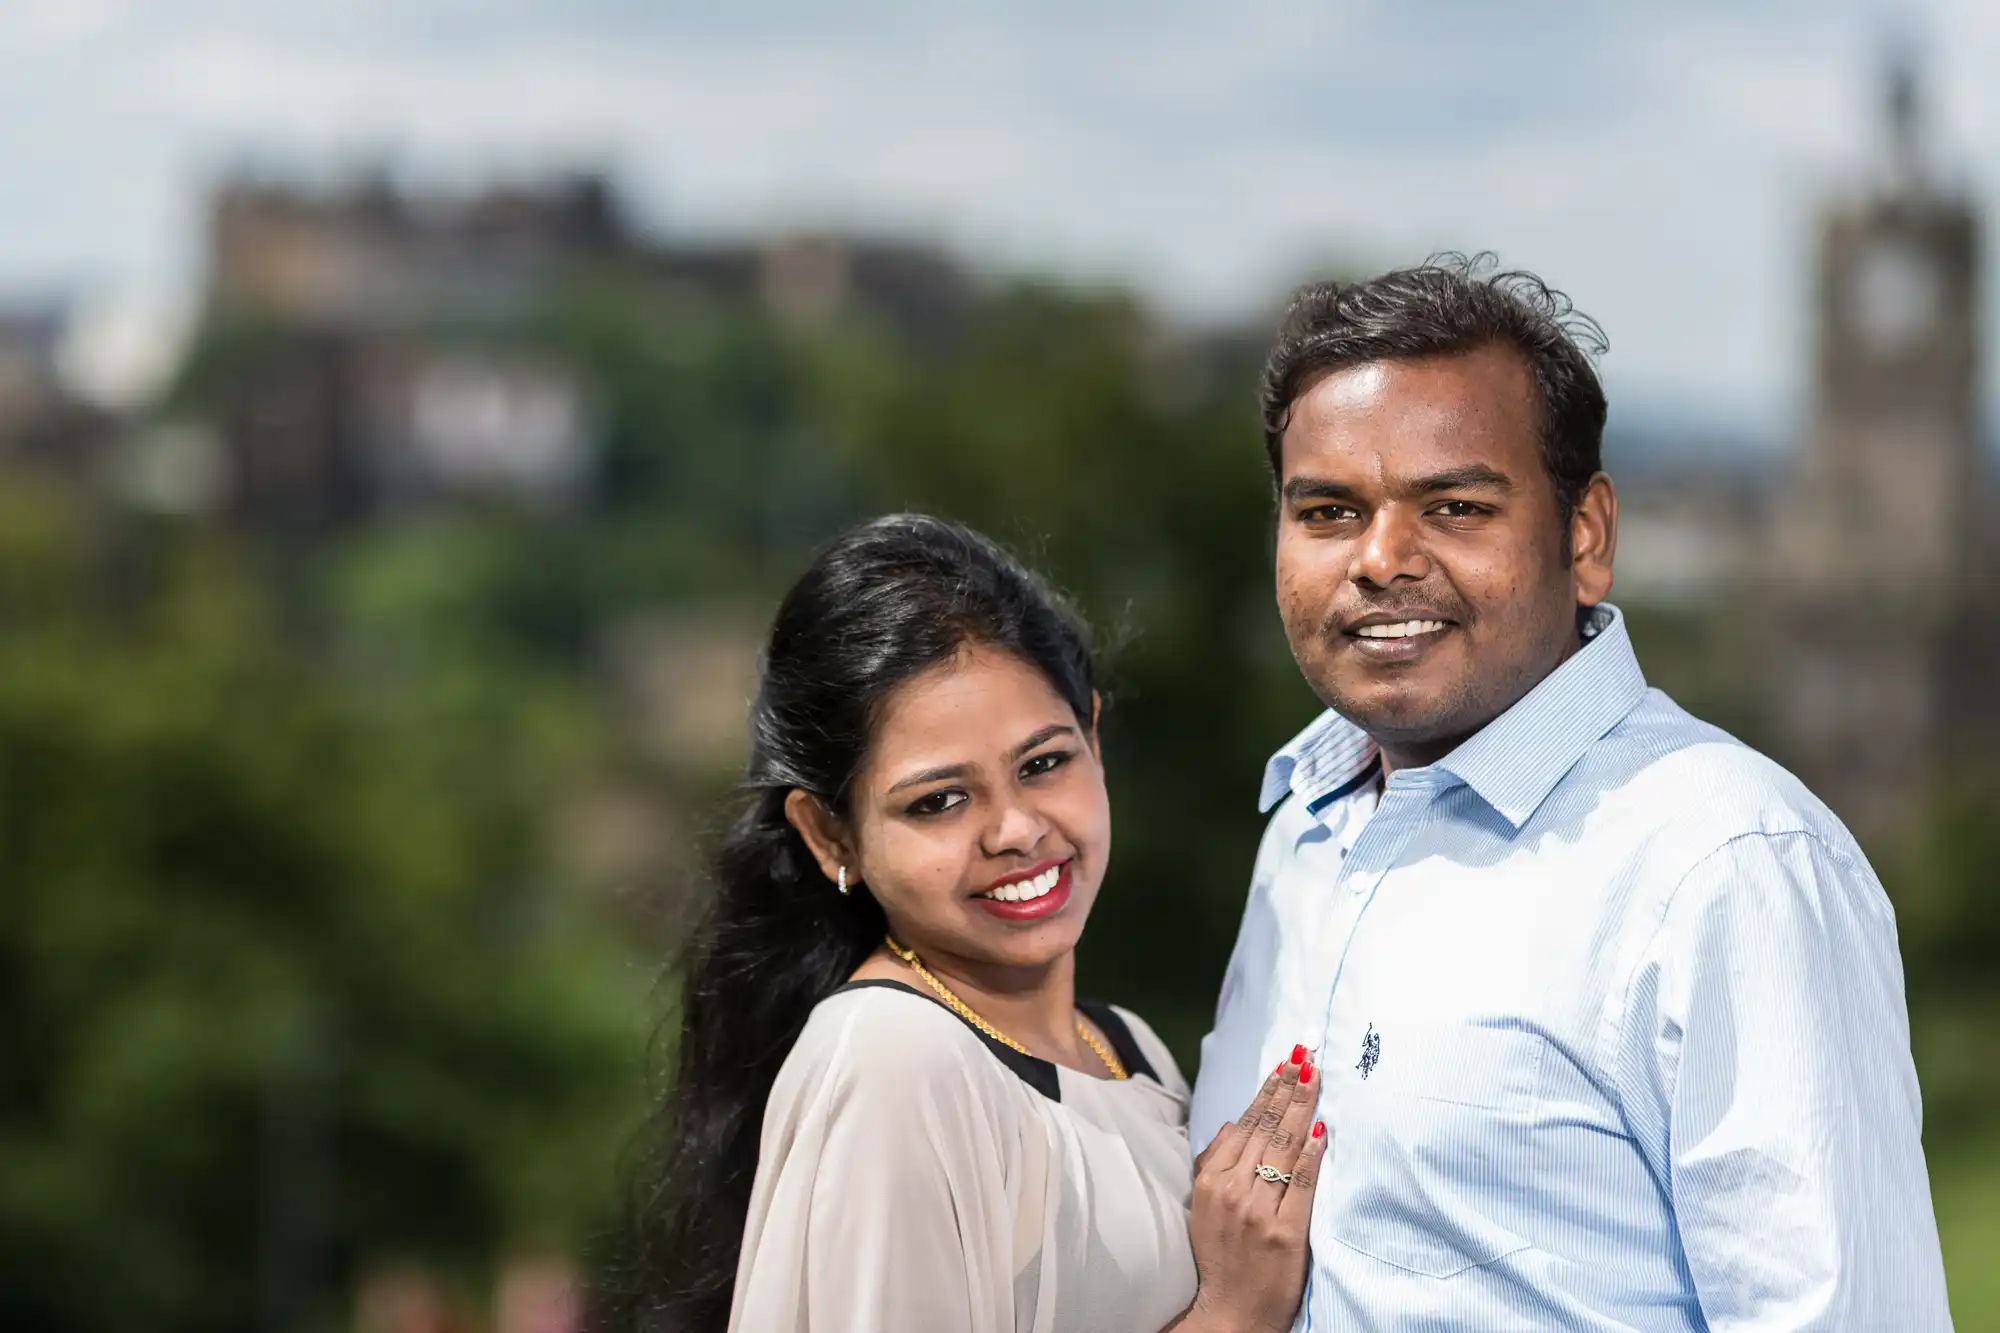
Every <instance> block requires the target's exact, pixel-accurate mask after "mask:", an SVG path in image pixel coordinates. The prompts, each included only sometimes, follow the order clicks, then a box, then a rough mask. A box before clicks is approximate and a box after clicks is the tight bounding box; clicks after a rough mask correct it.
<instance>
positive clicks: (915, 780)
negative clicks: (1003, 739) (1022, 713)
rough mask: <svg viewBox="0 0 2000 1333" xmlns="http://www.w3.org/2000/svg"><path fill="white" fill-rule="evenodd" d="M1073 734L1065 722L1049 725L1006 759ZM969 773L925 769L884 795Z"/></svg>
mask: <svg viewBox="0 0 2000 1333" xmlns="http://www.w3.org/2000/svg"><path fill="white" fill-rule="evenodd" d="M1075 734H1076V728H1075V727H1073V726H1071V725H1069V724H1068V723H1066V722H1056V723H1051V724H1050V725H1049V726H1046V727H1043V728H1042V729H1041V730H1040V731H1038V732H1036V733H1035V734H1034V735H1032V736H1030V737H1028V739H1026V740H1024V741H1022V742H1021V743H1020V744H1019V745H1017V746H1015V747H1014V748H1013V750H1011V751H1010V752H1009V753H1008V755H1007V757H1008V758H1009V759H1010V760H1012V759H1019V758H1020V757H1021V756H1022V755H1024V754H1026V753H1027V752H1028V751H1030V750H1032V749H1034V748H1035V747H1036V746H1038V745H1047V744H1048V743H1049V742H1050V741H1052V740H1054V739H1055V738H1056V737H1058V736H1072V735H1075ZM971 772H972V765H971V764H946V765H944V766H943V767H942V768H927V769H925V770H924V771H923V772H921V773H912V774H910V775H909V776H908V777H906V778H899V779H897V780H896V781H895V782H893V783H891V784H890V785H889V790H888V792H887V793H885V794H886V795H890V796H893V795H895V794H896V793H897V792H899V791H901V790H903V788H905V787H921V786H923V785H924V784H925V783H927V782H943V781H944V780H945V779H946V778H962V777H965V776H967V775H968V774H970V773H971Z"/></svg>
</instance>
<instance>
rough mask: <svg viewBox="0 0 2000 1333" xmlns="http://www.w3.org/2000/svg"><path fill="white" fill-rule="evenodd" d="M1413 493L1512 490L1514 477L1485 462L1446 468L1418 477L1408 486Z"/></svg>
mask: <svg viewBox="0 0 2000 1333" xmlns="http://www.w3.org/2000/svg"><path fill="white" fill-rule="evenodd" d="M1407 489H1408V491H1409V492H1410V494H1412V495H1436V494H1437V493H1438V492H1439V491H1502V492H1505V491H1511V490H1513V489H1514V479H1513V478H1512V477H1510V476H1508V475H1507V474H1506V473H1504V472H1501V471H1499V470H1498V469H1496V468H1490V467H1487V466H1486V465H1485V464H1484V463H1467V464H1466V465H1465V466H1464V467H1453V468H1446V469H1445V470H1444V471H1442V472H1433V473H1431V474H1430V475H1429V476H1428V477H1418V478H1417V479H1416V480H1414V481H1412V482H1410V484H1409V486H1408V487H1407Z"/></svg>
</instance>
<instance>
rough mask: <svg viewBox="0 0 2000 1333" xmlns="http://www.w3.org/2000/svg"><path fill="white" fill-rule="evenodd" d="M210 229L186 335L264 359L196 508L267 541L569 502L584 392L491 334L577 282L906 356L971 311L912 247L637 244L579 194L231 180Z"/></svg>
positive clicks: (592, 187)
mask: <svg viewBox="0 0 2000 1333" xmlns="http://www.w3.org/2000/svg"><path fill="white" fill-rule="evenodd" d="M209 218H210V225H209V284H208V295H207V303H206V314H205V316H204V325H205V327H206V328H207V329H208V330H209V331H210V332H212V333H224V334H226V333H227V331H229V330H231V329H238V330H241V329H251V330H255V331H256V336H257V337H258V338H259V339H260V340H261V341H262V343H263V344H264V346H263V351H264V353H265V356H266V358H267V359H266V361H265V363H264V364H265V370H264V373H260V374H257V375H254V376H238V377H234V378H233V380H232V382H231V384H230V385H229V386H228V390H227V393H228V397H227V399H226V401H224V402H223V403H221V404H220V405H219V410H218V411H217V416H218V422H217V425H218V427H219V444H220V449H221V453H222V455H223V458H222V465H221V467H220V468H219V469H217V475H218V476H219V477H220V478H221V479H222V486H223V491H224V493H223V494H222V495H221V496H219V497H217V499H216V503H217V504H218V505H219V506H220V507H222V508H224V509H225V510H226V511H227V512H229V513H230V514H232V515H234V516H235V517H236V518H238V519H239V520H242V521H245V522H248V523H250V524H253V525H255V526H260V527H270V528H277V529H285V530H300V529H312V528H323V527H327V526H339V525H341V524H344V523H348V522H352V521H355V520H357V519H360V518H363V517H365V516H367V515H369V514H372V513H378V512H382V511H385V510H394V509H400V508H408V507H411V506H416V505H423V504H427V503H435V502H439V501H453V500H460V499H465V498H471V497H478V496H483V495H501V496H505V497H508V498H511V499H515V500H520V501H525V502H528V503H530V504H537V505H552V506H562V505H568V504H574V503H577V502H579V501H582V500H584V499H586V498H587V497H588V495H589V493H590V487H591V481H592V466H593V462H594V459H595V453H596V443H597V441H596V433H597V432H596V423H595V420H594V413H593V407H592V403H591V399H590V391H589V386H588V384H587V383H586V382H585V380H584V378H583V376H582V375H581V374H580V370H579V368H578V367H575V366H572V365H568V364H565V363H564V362H563V361H561V360H560V359H556V358H552V357H551V356H549V355H548V354H547V353H545V352H542V351H536V350H531V349H530V348H528V347H525V346H523V345H521V343H520V342H519V341H518V340H511V339H510V337H509V335H510V334H514V333H518V332H519V331H520V330H521V329H522V328H523V327H524V326H525V325H526V324H527V323H528V322H529V321H531V320H533V319H534V318H535V317H536V316H537V315H538V314H540V313H542V312H544V311H545V310H546V309H547V307H548V305H549V303H550V302H551V301H552V300H553V299H555V297H556V296H557V295H558V294H559V293H560V290H561V288H562V284H564V283H565V282H566V281H568V280H569V279H571V278H572V277H574V276H576V275H578V274H579V273H583V272H587V271H589V270H590V269H591V268H593V266H607V265H616V266H618V267H619V271H620V272H621V273H623V274H627V275H629V276H630V277H632V278H634V279H637V280H640V281H645V282H650V283H656V284H659V285H660V286H661V287H662V288H663V289H669V290H671V289H679V290H683V291H691V292H695V293H699V294H701V295H704V296H708V297H711V298H715V299H718V300H721V301H726V302H732V303H738V302H751V303H756V304H759V305H761V306H762V307H763V308H764V309H765V310H767V311H768V312H769V313H770V314H772V315H773V316H774V317H776V318H777V319H779V320H781V321H783V322H785V323H788V324H793V325H808V326H810V325H815V324H819V323H823V322H824V321H827V320H830V319H833V318H835V317H837V316H842V315H846V314H849V313H853V312H861V313H864V314H866V315H867V316H869V317H872V318H876V319H880V320H882V321H885V322H887V323H888V324H890V325H891V326H893V327H895V328H897V329H898V330H900V331H902V332H904V333H906V334H908V335H910V336H911V337H912V338H913V339H917V340H930V339H936V338H941V337H947V336H949V335H950V334H951V333H952V332H953V331H955V330H956V329H957V328H959V327H960V326H961V325H962V324H963V322H964V319H965V317H966V314H967V312H968V311H969V310H970V308H971V305H972V301H973V298H974V285H973V282H972V280H971V278H970V277H969V276H968V275H967V274H966V273H965V272H964V270H963V269H962V268H960V267H959V266H958V265H957V264H956V263H954V262H953V261H952V260H950V259H949V258H947V257H946V256H944V255H942V254H941V253H939V252H937V251H935V250H932V249H929V248H927V247H923V246H918V245H911V244H903V243H895V242H871V241H864V240H850V239H836V238H831V237H782V238H776V239H773V240H770V241H767V242H760V243H750V244H744V243H717V244H702V243H696V242H687V241H679V240H676V241H670V242H664V243H662V242H655V241H653V240H650V239H648V238H646V237H644V236H642V235H641V234H640V233H639V232H638V231H636V230H635V229H634V228H633V227H632V226H631V224H630V222H629V221H628V219H627V217H626V215H625V212H624V210H623V208H622V207H621V206H620V204H619V201H618V199H617V198H616V196H615V194H614V192H613V190H612V188H611V186H610V184H609V183H608V182H607V181H606V180H605V179H603V178H602V177H599V176H591V175H582V176H575V177H571V178H568V179H561V180H556V181H554V182H552V183H549V184H546V185H542V186H534V187H525V188H520V187H516V188H498V189H493V190H490V191H488V192H486V193H484V194H481V195H477V196H474V197H470V198H448V197H434V196H423V195H418V194H413V193H408V192H405V191H403V190H400V189H399V188H397V187H396V186H395V185H393V184H392V183H391V182H389V181H388V180H387V179H386V178H383V177H379V176H378V177H373V178H369V179H364V180H362V181H360V182H358V183H356V184H353V185H352V186H350V187H348V188H345V189H336V190H331V191H320V192H312V191H307V190H304V189H301V188H298V187H296V186H293V185H289V184H282V183H280V184H273V183H268V182H260V181H252V180H236V181H232V182H229V183H227V184H224V185H223V186H222V187H221V188H219V189H218V190H217V191H216V193H215V195H214V197H213V199H212V201H211V206H210V212H209Z"/></svg>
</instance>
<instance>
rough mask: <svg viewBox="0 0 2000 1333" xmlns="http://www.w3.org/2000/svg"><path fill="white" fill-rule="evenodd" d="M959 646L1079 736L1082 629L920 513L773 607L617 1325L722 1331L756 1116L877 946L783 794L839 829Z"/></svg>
mask: <svg viewBox="0 0 2000 1333" xmlns="http://www.w3.org/2000/svg"><path fill="white" fill-rule="evenodd" d="M971 646H986V647H991V648H995V649H999V650H1001V651H1004V652H1009V653H1012V654H1014V655H1015V656H1016V657H1018V658H1019V659H1020V660H1022V661H1023V662H1026V663H1027V664H1029V665H1030V666H1033V667H1034V668H1036V669H1037V670H1039V671H1040V672H1041V673H1042V675H1044V676H1045V677H1047V679H1048V681H1049V684H1050V685H1051V686H1052V687H1053V688H1054V689H1055V691H1056V693H1057V694H1058V695H1060V696H1061V697H1062V698H1063V699H1064V700H1065V701H1066V702H1067V703H1068V704H1069V706H1070V707H1071V709H1073V710H1074V711H1075V713H1076V716H1077V718H1078V719H1079V721H1081V722H1082V723H1083V724H1084V725H1085V726H1088V725H1089V723H1090V720H1091V715H1092V709H1093V699H1094V690H1095V671H1094V667H1093V664H1092V660H1091V647H1090V637H1089V633H1088V631H1087V630H1086V628H1085V627H1084V624H1083V621H1082V620H1081V619H1080V618H1079V617H1078V616H1077V615H1076V614H1075V612H1074V611H1072V610H1071V609H1070V608H1069V606H1068V605H1067V604H1066V603H1065V602H1064V601H1063V600H1062V599H1061V598H1060V597H1059V596H1058V595H1057V594H1055V593H1054V592H1053V591H1052V590H1051V589H1050V588H1049V586H1048V585H1047V584H1046V583H1044V582H1043V581H1042V580H1041V579H1040V578H1038V577H1036V576H1035V575H1034V574H1033V573H1031V572H1030V571H1029V570H1028V569H1026V568H1025V567H1024V566H1023V565H1022V564H1021V563H1020V562H1019V561H1017V560H1015V559H1014V558H1013V557H1012V556H1010V555H1008V554H1007V553H1006V552H1005V551H1004V550H1002V549H1001V548H1000V547H999V546H997V545H995V544H994V543H993V542H992V541H990V540H988V539H987V538H985V537H983V536H981V535H980V534H978V533H976V532H973V531H971V530H969V529H967V528H964V527H960V526H958V525H956V524H952V523H946V522H944V521H942V520H940V519H935V518H927V517H924V516H923V515H918V514H896V515H891V516H889V517H885V518H879V519H875V520H874V521H872V522H868V523H864V524H861V525H859V526H858V527H855V528H851V529H849V530H848V531H847V532H845V533H843V534H841V535H840V536H839V537H837V538H835V539H834V541H833V542H832V543H830V544H829V545H828V546H826V547H825V549H823V550H822V551H821V552H820V553H819V555H818V556H817V557H816V558H815V559H814V560H813V562H812V564H811V566H810V567H809V568H807V570H806V572H805V573H804V575H803V576H801V577H800V579H799V581H798V582H797V583H796V584H794V585H793V587H792V589H791V591H790V592H789V593H787V594H786V596H785V599H784V601H783V603H782V604H780V606H779V608H778V614H777V618H776V620H775V621H774V622H773V624H772V626H771V636H770V639H769V641H768V643H767V644H766V645H765V648H764V654H763V661H762V680H761V682H760V685H759V688H758V691H757V698H756V701H755V703H754V704H753V705H752V708H751V712H750V770H749V776H748V781H747V782H746V784H745V789H744V792H743V802H744V804H743V808H742V810H741V812H740V813H739V814H738V815H737V817H736V819H735V820H734V822H733V823H732V825H731V826H730V828H729V830H728V833H727V835H726V836H725V837H724V839H723V840H722V842H721V845H720V846H719V848H718V849H717V854H716V857H715V865H714V878H715V885H714V888H715V895H714V898H713V901H712V902H711V903H710V905H709V907H708V910H707V913H706V916H705V918H704V920H703V922H702V925H701V927H700V928H699V929H698V930H697V931H696V932H695V934H694V935H693V937H692V938H691V940H690V944H689V948H688V953H687V956H686V959H685V961H684V964H683V967H682V971H681V1006H680V1012H679V1015H678V1018H679V1024H680V1040H679V1044H678V1048H677V1052H676V1058H675V1067H676V1072H675V1077H674V1081H673V1084H672V1086H671V1089H670V1090H669V1091H668V1093H667V1095H666V1097H665V1100H664V1103H663V1104H662V1105H661V1107H660V1108H659V1110H658V1111H657V1112H656V1113H655V1116H654V1118H653V1121H652V1123H651V1125H650V1126H649V1129H648V1132H647V1134H646V1135H645V1136H644V1138H643V1140H642V1141H643V1142H644V1143H645V1144H647V1145H648V1146H647V1147H646V1148H645V1149H644V1150H643V1152H642V1155H641V1156H640V1158H639V1159H638V1163H637V1164H638V1172H637V1174H636V1177H635V1187H634V1190H633V1194H632V1216H631V1218H630V1223H631V1235H630V1236H629V1238H628V1245H629V1247H630V1248H629V1252H628V1255H627V1258H626V1263H625V1265H624V1269H625V1271H624V1274H623V1278H624V1280H623V1281H622V1282H621V1283H620V1284H619V1287H620V1290H619V1292H618V1293H617V1297H618V1299H617V1300H616V1306H618V1307H622V1309H620V1310H618V1314H619V1315H620V1316H622V1317H619V1318H618V1319H617V1322H618V1323H620V1324H624V1325H626V1326H628V1327H631V1328H634V1329H638V1330H644V1333H711V1330H715V1331H719V1330H721V1329H723V1328H724V1327H725V1325H726V1324H727V1323H728V1320H729V1305H730V1295H731V1290H732V1287H733V1285H734V1282H735V1277H736V1263H737V1255H738V1252H739V1250H740V1249H741V1246H742V1240H743V1226H744V1221H745V1216H746V1214H747V1212H748V1209H749V1202H750V1186H751V1182H752V1179H753V1178H754V1176H755V1174H756V1170H757V1144H758V1138H759V1135H760V1133H761V1131H762V1128H763V1122H764V1103H765V1100H766V1098H768V1097H769V1095H770V1091H771V1084H772V1082H773V1080H774V1079H775V1078H776V1077H777V1073H778V1067H779V1066H780V1065H782V1064H783V1063H784V1060H785V1057H786V1055H787V1054H788V1053H789V1052H790V1051H791V1049H792V1044H793V1042H794V1041H796V1040H797V1038H798V1035H799V1031H800V1029H801V1028H803V1027H804V1026H805V1022H806V1016H807V1015H808V1014H809V1013H811V1011H812V1008H813V1006H814V1005H816V1004H818V1003H819V1002H820V1001H821V1000H822V999H824V998H825V997H826V996H827V995H829V994H831V993H832V992H833V991H834V990H835V989H836V988H837V987H839V986H840V985H841V984H842V983H844V982H845V981H846V980H847V978H848V977H849V975H850V974H851V973H853V971H854V969H855V968H856V967H858V966H860V964H861V962H862V960H864V959H865V958H867V956H868V955H869V954H870V953H871V952H872V951H873V950H874V949H875V947H876V946H877V945H878V944H880V943H881V942H882V937H883V935H884V933H885V931H886V922H885V921H884V919H883V916H882V909H881V908H880V907H879V906H878V905H877V904H876V902H875V900H874V898H873V897H872V896H870V894H869V892H868V890H867V887H866V886H865V885H863V886H858V887H856V888H855V889H854V890H853V892H852V894H851V895H850V896H847V897H843V896H841V895H840V894H839V893H838V892H836V891H835V888H834V885H833V883H832V882H831V881H829V880H828V879H827V878H826V876H825V875H823V874H821V873H820V869H819V865H818V863H817V862H815V861H814V859H813V857H812V855H811V854H810V853H809V852H808V851H807V849H806V846H805V843H804V841H803V840H802V839H801V838H800V837H799V835H798V833H797V832H796V831H795V830H794V829H793V828H792V826H791V825H790V824H789V823H788V822H786V819H785V812H784V804H785V797H786V795H787V794H788V793H789V792H790V791H791V790H792V789H793V788H795V787H796V788H802V789H804V790H805V791H808V792H811V793H812V794H813V795H815V796H817V797H818V798H819V799H820V800H822V801H823V802H825V803H826V805H827V806H828V807H829V808H830V809H831V810H833V811H834V812H835V813H836V814H838V815H842V816H845V815H846V813H847V811H848V795H849V786H850V784H851V783H852V781H853V778H854V775H855V772H856V770H857V769H859V767H860V766H861V762H862V759H863V757H864V755H865V754H866V752H867V749H868V745H869V740H870V736H871V733H872V728H873V726H874V723H875V719H876V715H877V713H878V712H879V709H880V706H881V703H882V701H883V699H884V698H885V697H886V696H887V695H888V694H889V692H890V691H892V690H894V689H895V688H896V687H897V686H898V685H901V684H902V683H904V682H905V681H908V680H910V679H911V678H912V677H914V676H917V675H920V674H922V673H923V672H926V671H929V670H931V669H932V668H934V667H937V666H940V665H942V664H944V663H947V662H950V661H951V660H952V659H953V658H954V657H955V656H957V655H958V654H959V653H960V652H962V651H963V650H965V649H966V648H967V647H971Z"/></svg>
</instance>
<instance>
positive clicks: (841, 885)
mask: <svg viewBox="0 0 2000 1333" xmlns="http://www.w3.org/2000/svg"><path fill="white" fill-rule="evenodd" d="M834 887H835V888H837V889H839V890H840V893H841V896H842V897H843V898H844V897H846V896H847V895H848V894H850V893H852V892H854V890H852V889H850V888H848V887H847V867H846V866H842V867H841V868H840V879H839V881H838V882H837V883H836V884H835V885H834Z"/></svg>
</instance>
